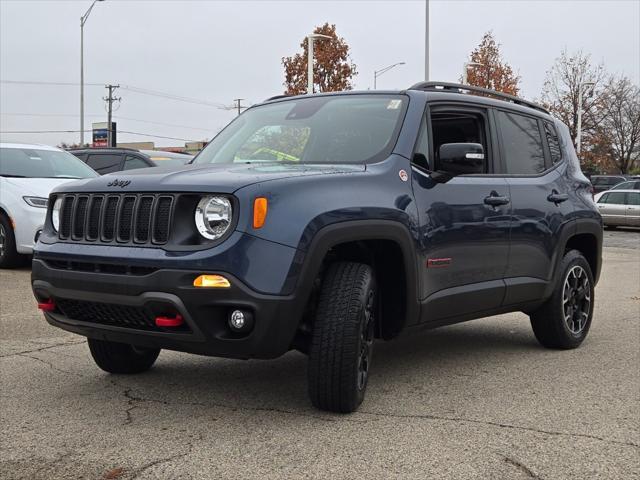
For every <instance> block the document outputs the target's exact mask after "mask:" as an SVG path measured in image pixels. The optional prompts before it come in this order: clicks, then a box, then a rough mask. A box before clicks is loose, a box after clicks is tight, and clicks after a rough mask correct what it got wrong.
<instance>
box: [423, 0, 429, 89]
mask: <svg viewBox="0 0 640 480" xmlns="http://www.w3.org/2000/svg"><path fill="white" fill-rule="evenodd" d="M425 4H426V5H425V10H426V14H425V22H424V81H425V82H428V81H429V0H425Z"/></svg>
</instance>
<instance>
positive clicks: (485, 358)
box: [0, 230, 640, 479]
mask: <svg viewBox="0 0 640 480" xmlns="http://www.w3.org/2000/svg"><path fill="white" fill-rule="evenodd" d="M0 292H1V304H0V312H1V317H0V395H1V396H0V419H1V422H2V427H1V428H2V431H1V433H0V478H3V479H18V478H20V479H40V478H42V479H58V478H83V479H85V478H86V479H107V478H111V479H115V478H123V479H124V478H127V479H128V478H141V479H143V478H145V479H153V478H171V479H176V478H180V479H190V478H234V479H236V478H283V477H293V478H299V477H306V478H461V479H469V478H483V479H484V478H536V479H542V478H543V479H551V478H558V479H560V478H580V479H582V478H638V476H640V373H639V372H640V368H639V365H640V231H638V230H635V231H633V230H626V231H621V230H617V231H607V232H606V234H605V250H604V270H603V273H602V277H601V282H600V284H599V285H598V287H597V290H596V313H595V317H594V323H593V326H592V329H591V333H590V335H589V337H588V338H587V340H586V342H585V343H584V344H583V346H582V348H580V349H577V350H573V351H550V350H544V349H543V348H541V347H539V346H538V344H537V343H536V341H535V338H534V336H533V333H532V332H531V328H530V326H529V323H528V319H527V317H526V316H524V315H523V314H508V315H501V316H497V317H492V318H489V319H485V320H480V321H476V322H470V323H467V324H461V325H456V326H451V327H446V328H442V329H439V330H434V331H431V332H425V333H423V334H420V335H414V336H411V337H405V338H402V339H398V340H396V341H393V342H389V343H378V344H376V352H375V355H374V365H375V366H374V370H373V373H372V378H371V382H370V385H369V390H368V394H367V398H366V399H365V402H364V403H363V405H362V407H361V409H360V410H359V411H358V412H357V413H355V414H352V415H348V416H343V415H334V414H326V413H322V412H318V411H316V410H314V409H313V408H312V407H311V406H310V404H309V402H308V400H307V395H306V380H305V379H306V376H305V373H306V372H305V368H306V361H305V357H304V356H303V355H301V354H299V353H295V352H292V353H289V354H287V355H285V356H284V357H282V358H280V359H277V360H273V361H233V360H222V359H212V358H206V357H197V356H191V355H187V354H181V353H174V352H162V353H161V355H160V358H159V360H158V362H157V363H156V366H155V367H154V368H153V369H152V370H151V371H150V372H148V373H146V374H142V375H138V376H128V377H127V376H113V375H108V374H105V373H104V372H102V371H101V370H99V369H98V368H97V367H96V366H95V365H94V364H93V361H92V360H91V358H90V356H89V352H88V348H87V346H86V343H85V342H84V340H83V339H82V338H81V337H77V336H74V335H71V334H67V333H65V332H63V331H61V330H58V329H54V328H53V327H50V326H49V325H48V324H46V322H45V321H44V320H43V318H42V316H41V314H40V313H39V312H38V311H37V309H36V306H35V302H34V300H33V298H32V296H31V290H30V286H29V271H28V270H27V269H22V270H16V271H1V272H0Z"/></svg>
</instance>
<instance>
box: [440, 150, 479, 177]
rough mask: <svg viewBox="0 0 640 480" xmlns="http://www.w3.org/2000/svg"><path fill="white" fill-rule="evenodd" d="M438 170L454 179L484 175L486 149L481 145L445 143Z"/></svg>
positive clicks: (441, 151)
mask: <svg viewBox="0 0 640 480" xmlns="http://www.w3.org/2000/svg"><path fill="white" fill-rule="evenodd" d="M438 153H439V159H438V160H439V161H438V170H439V171H441V172H443V173H446V174H449V175H451V176H453V177H455V176H456V175H465V174H467V175H468V174H473V173H484V163H485V162H484V148H482V145H480V144H479V143H443V144H442V145H440V149H439V150H438Z"/></svg>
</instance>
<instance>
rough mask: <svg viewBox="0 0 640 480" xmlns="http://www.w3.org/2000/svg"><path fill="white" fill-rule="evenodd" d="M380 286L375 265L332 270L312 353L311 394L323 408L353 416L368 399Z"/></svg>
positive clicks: (326, 280) (320, 305) (340, 266)
mask: <svg viewBox="0 0 640 480" xmlns="http://www.w3.org/2000/svg"><path fill="white" fill-rule="evenodd" d="M375 311H376V282H375V278H374V274H373V270H372V269H371V267H370V266H368V265H365V264H362V263H356V262H338V263H334V264H333V265H331V266H329V268H328V269H327V272H326V274H325V275H324V279H323V282H322V286H321V288H320V295H319V299H318V307H317V311H316V315H315V319H314V326H313V335H312V341H311V347H310V351H309V396H310V398H311V402H312V403H313V405H314V406H316V407H317V408H320V409H322V410H328V411H332V412H340V413H349V412H353V411H354V410H356V409H357V408H358V406H359V405H360V404H361V403H362V400H363V399H364V394H365V390H366V388H367V383H368V380H369V371H370V367H371V355H372V352H373V340H374V327H375V315H374V313H375Z"/></svg>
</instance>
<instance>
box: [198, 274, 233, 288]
mask: <svg viewBox="0 0 640 480" xmlns="http://www.w3.org/2000/svg"><path fill="white" fill-rule="evenodd" d="M193 286H194V287H202V288H229V287H230V286H231V282H229V280H227V279H226V278H224V277H223V276H222V275H200V276H199V277H198V278H196V279H195V280H194V281H193Z"/></svg>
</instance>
